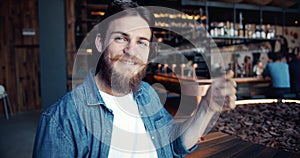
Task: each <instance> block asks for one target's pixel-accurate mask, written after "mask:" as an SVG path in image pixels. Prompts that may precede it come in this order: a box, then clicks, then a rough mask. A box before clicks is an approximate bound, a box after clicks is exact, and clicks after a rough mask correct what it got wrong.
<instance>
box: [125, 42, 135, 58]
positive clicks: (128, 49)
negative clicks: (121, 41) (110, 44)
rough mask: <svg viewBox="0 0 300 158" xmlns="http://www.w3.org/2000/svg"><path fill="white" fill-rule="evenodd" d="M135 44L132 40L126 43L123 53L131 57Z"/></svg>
mask: <svg viewBox="0 0 300 158" xmlns="http://www.w3.org/2000/svg"><path fill="white" fill-rule="evenodd" d="M135 46H136V43H135V42H134V41H132V40H130V41H128V43H127V45H126V46H125V48H124V53H126V54H130V55H133V54H134V52H135V50H134V48H135Z"/></svg>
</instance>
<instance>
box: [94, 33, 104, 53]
mask: <svg viewBox="0 0 300 158" xmlns="http://www.w3.org/2000/svg"><path fill="white" fill-rule="evenodd" d="M95 45H96V48H97V50H98V52H99V53H101V52H102V40H101V35H100V34H97V35H96V38H95Z"/></svg>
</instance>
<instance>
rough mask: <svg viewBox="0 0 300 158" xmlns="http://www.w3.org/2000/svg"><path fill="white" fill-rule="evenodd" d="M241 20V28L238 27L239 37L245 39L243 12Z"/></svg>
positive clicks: (240, 16)
mask: <svg viewBox="0 0 300 158" xmlns="http://www.w3.org/2000/svg"><path fill="white" fill-rule="evenodd" d="M239 19H240V22H239V27H238V36H239V37H244V26H243V13H242V12H240V14H239Z"/></svg>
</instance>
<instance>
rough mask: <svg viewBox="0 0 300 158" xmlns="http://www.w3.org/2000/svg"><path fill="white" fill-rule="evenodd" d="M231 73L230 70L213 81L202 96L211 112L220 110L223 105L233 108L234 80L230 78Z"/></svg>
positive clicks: (234, 95) (234, 96)
mask: <svg viewBox="0 0 300 158" xmlns="http://www.w3.org/2000/svg"><path fill="white" fill-rule="evenodd" d="M233 75H234V73H233V71H231V70H230V71H228V72H227V73H226V74H225V75H224V76H222V77H220V78H217V79H216V80H215V81H213V83H212V84H211V86H210V88H209V89H208V91H207V93H206V95H205V96H204V97H203V99H204V100H205V101H206V102H207V104H206V105H207V106H208V109H209V110H211V111H213V112H218V111H221V110H222V107H223V105H224V107H225V108H230V109H234V108H235V100H236V82H235V81H233V79H232V78H233Z"/></svg>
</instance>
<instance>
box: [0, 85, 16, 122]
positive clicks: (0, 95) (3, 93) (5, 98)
mask: <svg viewBox="0 0 300 158" xmlns="http://www.w3.org/2000/svg"><path fill="white" fill-rule="evenodd" d="M0 99H3V104H4V110H5V116H6V119H7V120H8V119H9V113H8V111H7V108H8V110H9V112H10V115H12V114H13V113H12V110H11V106H10V102H9V99H8V95H7V93H6V91H5V88H4V86H2V85H0Z"/></svg>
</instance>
